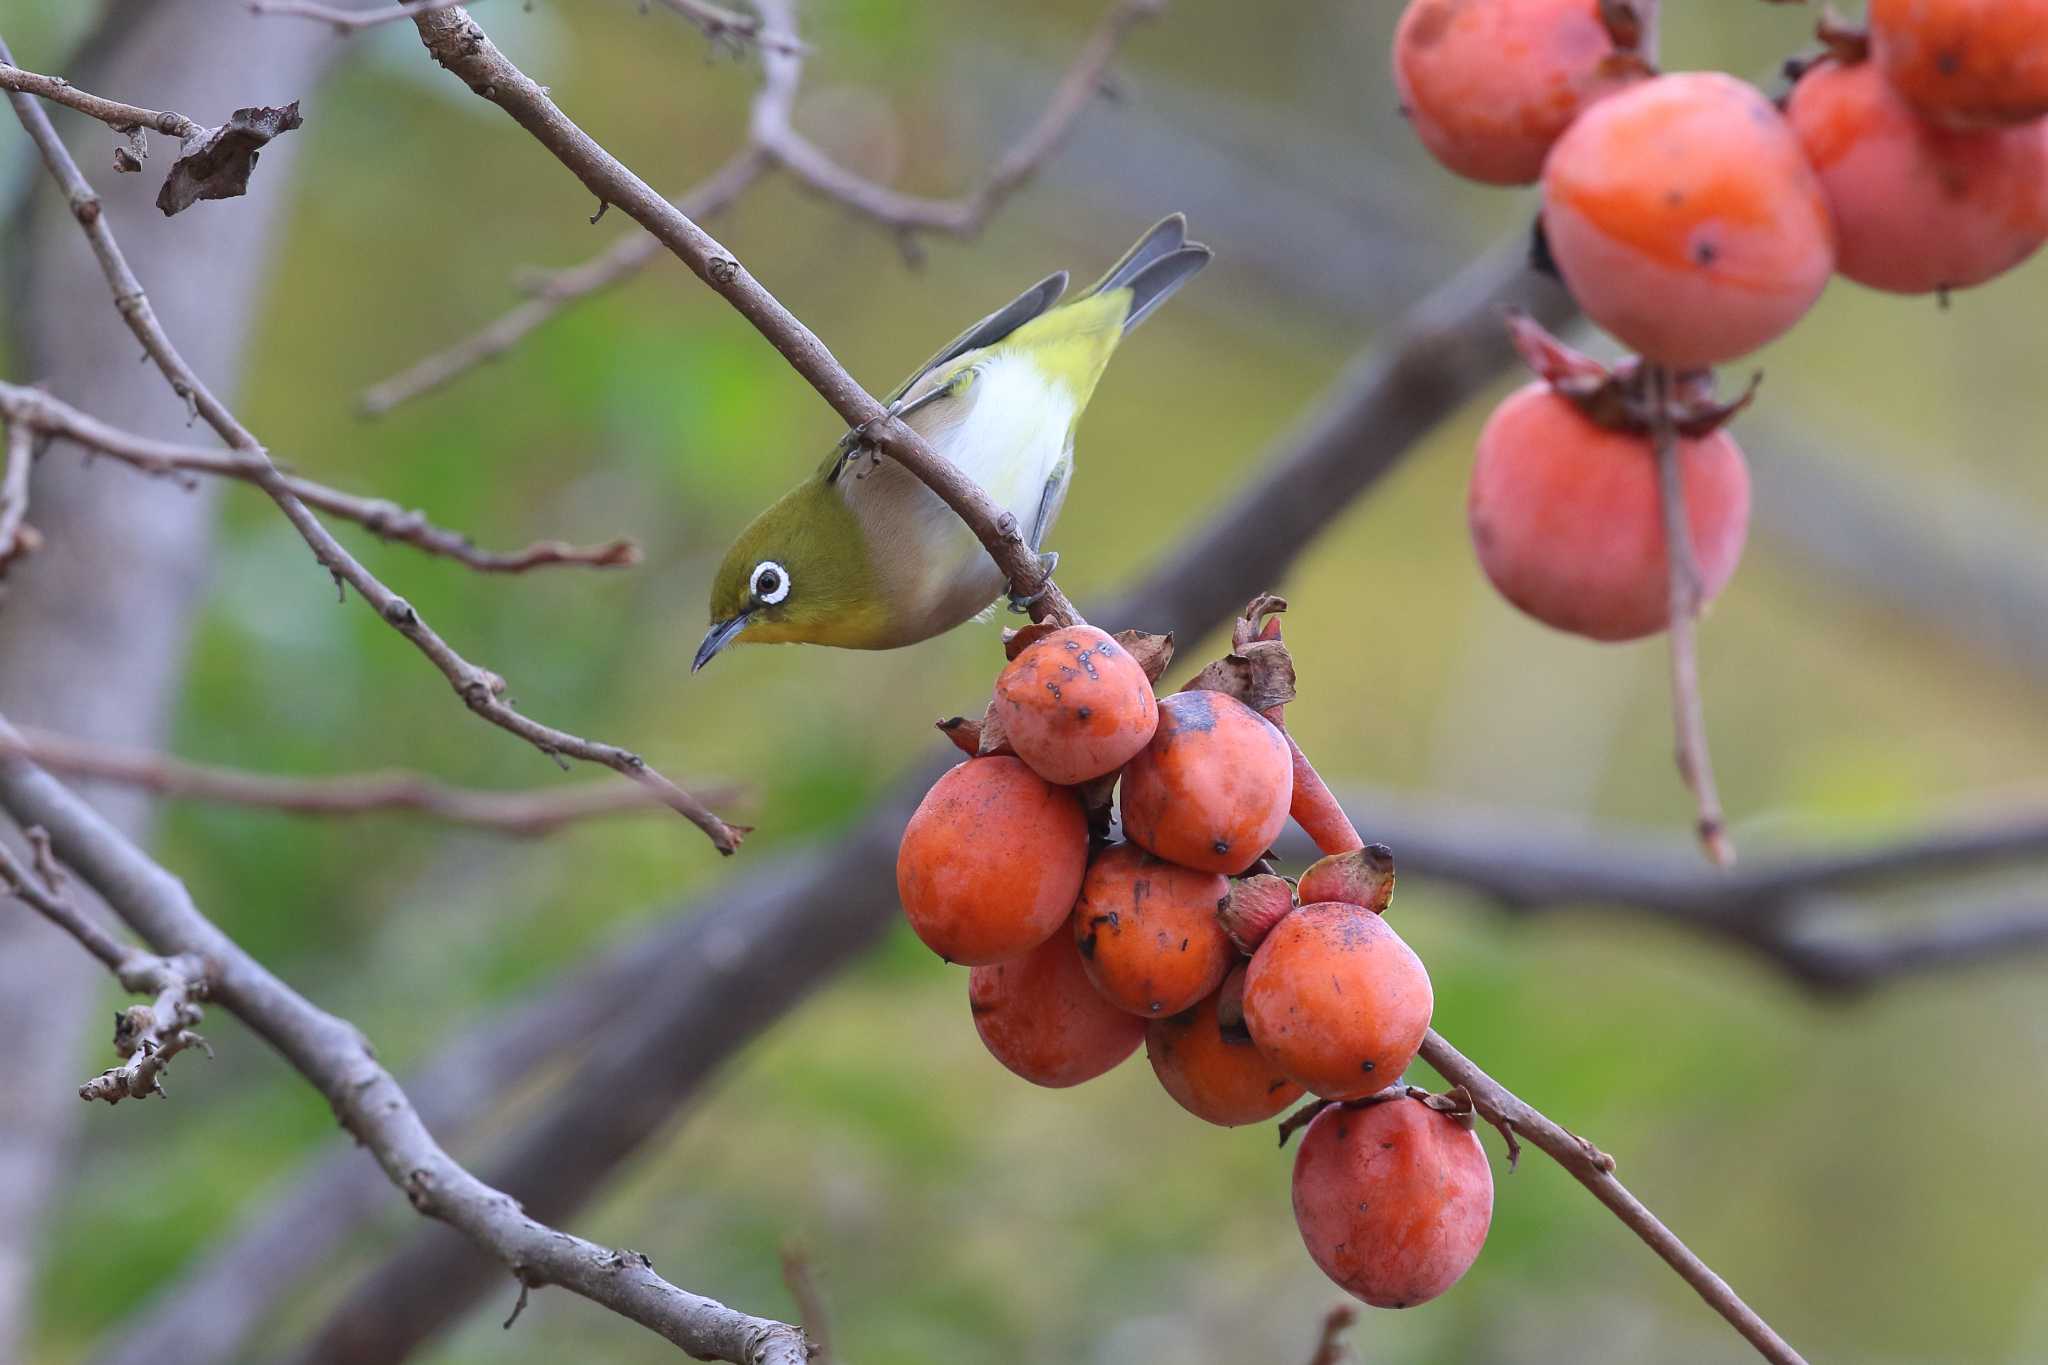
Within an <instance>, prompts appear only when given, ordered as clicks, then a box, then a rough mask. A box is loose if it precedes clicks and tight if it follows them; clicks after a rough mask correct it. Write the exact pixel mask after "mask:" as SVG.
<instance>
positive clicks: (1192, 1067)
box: [1145, 965, 1302, 1128]
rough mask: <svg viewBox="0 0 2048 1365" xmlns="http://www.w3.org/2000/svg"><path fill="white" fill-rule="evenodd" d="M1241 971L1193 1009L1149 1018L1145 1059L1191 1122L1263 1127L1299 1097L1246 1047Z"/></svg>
mask: <svg viewBox="0 0 2048 1365" xmlns="http://www.w3.org/2000/svg"><path fill="white" fill-rule="evenodd" d="M1244 972H1245V969H1244V967H1243V966H1242V965H1240V966H1237V967H1235V968H1233V969H1232V970H1231V972H1230V975H1228V976H1226V977H1224V978H1223V984H1222V985H1221V986H1219V987H1217V988H1216V990H1215V991H1214V992H1212V993H1211V994H1210V995H1209V996H1208V997H1207V998H1206V999H1204V1000H1203V1001H1202V1002H1201V1003H1200V1004H1198V1005H1196V1006H1195V1007H1194V1008H1193V1009H1190V1010H1187V1011H1184V1012H1183V1013H1180V1014H1176V1015H1173V1016H1171V1017H1169V1018H1165V1019H1155V1020H1153V1021H1152V1023H1151V1026H1150V1027H1148V1028H1147V1029H1146V1030H1145V1056H1146V1058H1147V1059H1148V1060H1149V1061H1150V1062H1151V1063H1152V1073H1153V1074H1154V1075H1155V1076H1157V1077H1159V1084H1160V1085H1162V1086H1164V1087H1165V1089H1166V1093H1167V1094H1169V1095H1171V1096H1173V1099H1174V1102H1175V1103H1177V1104H1178V1105H1180V1107H1181V1108H1183V1109H1185V1110H1187V1111H1188V1112H1189V1113H1190V1114H1193V1115H1194V1116H1195V1117H1196V1118H1198V1119H1203V1120H1205V1121H1207V1122H1209V1123H1214V1124H1218V1125H1220V1126H1222V1127H1225V1128H1236V1127H1239V1126H1241V1125H1243V1124H1247V1123H1263V1122H1264V1121H1265V1120H1267V1119H1269V1118H1272V1117H1273V1116H1274V1115H1275V1114H1278V1113H1279V1112H1280V1111H1281V1110H1283V1109H1285V1108H1287V1106H1289V1105H1291V1104H1293V1103H1294V1102H1295V1101H1296V1100H1298V1099H1300V1098H1301V1093H1302V1092H1301V1087H1300V1086H1299V1085H1297V1084H1295V1083H1294V1082H1293V1081H1290V1080H1288V1079H1287V1078H1286V1077H1285V1076H1283V1075H1281V1074H1280V1068H1278V1067H1276V1066H1274V1065H1273V1064H1272V1063H1271V1062H1270V1061H1267V1060H1266V1057H1265V1055H1264V1054H1263V1053H1261V1052H1260V1051H1259V1050H1258V1048H1257V1047H1255V1046H1253V1044H1252V1035H1251V1033H1250V1031H1249V1030H1247V1029H1246V1028H1245V1026H1244Z"/></svg>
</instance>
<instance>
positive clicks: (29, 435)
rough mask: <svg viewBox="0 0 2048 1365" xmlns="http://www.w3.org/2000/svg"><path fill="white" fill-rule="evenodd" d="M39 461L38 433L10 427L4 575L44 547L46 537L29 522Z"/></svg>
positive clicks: (0, 512) (1, 543)
mask: <svg viewBox="0 0 2048 1365" xmlns="http://www.w3.org/2000/svg"><path fill="white" fill-rule="evenodd" d="M34 457H35V432H34V430H33V429H32V428H31V427H30V426H29V425H28V423H26V422H21V421H14V420H9V421H8V423H7V455H6V459H7V467H6V469H5V470H0V574H4V573H6V572H7V567H8V565H10V564H12V563H13V562H14V561H15V560H17V559H19V558H21V557H22V556H23V555H26V554H32V553H33V552H34V551H35V550H36V549H38V548H39V547H40V546H41V545H42V537H41V536H39V535H38V534H36V529H35V528H34V527H33V526H30V525H29V524H28V522H27V520H26V518H27V516H28V469H29V465H30V464H31V463H32V462H33V460H34Z"/></svg>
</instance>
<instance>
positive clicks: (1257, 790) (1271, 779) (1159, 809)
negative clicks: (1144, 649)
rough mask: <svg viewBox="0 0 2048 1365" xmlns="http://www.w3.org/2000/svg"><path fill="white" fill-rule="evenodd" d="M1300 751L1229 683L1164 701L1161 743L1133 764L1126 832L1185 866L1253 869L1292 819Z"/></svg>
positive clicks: (1127, 784) (1127, 770)
mask: <svg viewBox="0 0 2048 1365" xmlns="http://www.w3.org/2000/svg"><path fill="white" fill-rule="evenodd" d="M1293 792H1294V759H1293V756H1292V755H1291V754H1290V753H1289V751H1288V748H1287V737H1286V736H1285V735H1283V734H1281V733H1280V731H1279V730H1278V729H1276V728H1275V727H1274V726H1273V723H1272V722H1271V721H1269V720H1267V719H1266V718H1265V717H1264V716H1261V715H1260V714H1259V713H1258V712H1256V711H1254V710H1252V709H1251V708H1250V707H1249V706H1246V705H1245V704H1244V703H1243V702H1241V701H1239V700H1238V699H1237V698H1235V697H1232V696H1227V695H1225V694H1224V693H1221V692H1204V691H1189V692H1176V693H1174V694H1173V695H1172V696H1170V697H1166V698H1164V699H1163V700H1161V701H1160V703H1159V728H1158V730H1157V731H1156V732H1155V733H1154V734H1153V736H1152V742H1151V743H1149V744H1147V745H1146V746H1145V747H1144V749H1142V750H1140V751H1139V753H1138V754H1137V756H1136V757H1134V758H1133V759H1132V760H1131V761H1130V762H1129V763H1128V764H1126V765H1125V767H1124V774H1123V785H1122V790H1121V793H1120V795H1119V801H1120V809H1121V810H1122V813H1123V822H1124V833H1125V834H1126V835H1127V836H1128V837H1129V838H1130V839H1131V840H1132V841H1133V842H1134V843H1137V844H1138V845H1140V846H1141V847H1143V848H1145V849H1147V850H1149V851H1151V852H1152V853H1154V854H1157V855H1158V856H1159V857H1161V858H1165V859H1167V860H1169V861H1171V862H1176V863H1179V864H1181V865H1182V866H1183V867H1192V868H1197V869H1200V870H1201V871H1204V872H1221V873H1224V874H1226V875H1229V874H1234V873H1238V872H1242V871H1244V870H1245V869H1246V868H1248V867H1250V866H1251V865H1252V864H1253V863H1254V862H1257V861H1258V859H1259V857H1260V856H1261V855H1262V854H1264V853H1265V852H1266V850H1267V849H1269V848H1270V847H1272V844H1273V840H1274V839H1275V838H1277V837H1278V836H1279V833H1280V830H1281V828H1282V827H1283V826H1285V825H1286V823H1287V809H1288V802H1289V800H1290V798H1291V797H1292V796H1293Z"/></svg>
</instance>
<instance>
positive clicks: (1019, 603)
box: [1010, 550, 1060, 616]
mask: <svg viewBox="0 0 2048 1365" xmlns="http://www.w3.org/2000/svg"><path fill="white" fill-rule="evenodd" d="M1059 564H1060V555H1059V551H1057V550H1047V551H1046V552H1045V553H1044V554H1042V555H1040V556H1039V557H1038V567H1039V568H1040V569H1041V570H1043V575H1042V576H1041V577H1040V578H1039V580H1038V591H1037V592H1034V593H1032V594H1030V595H1029V596H1028V597H1027V596H1026V595H1024V594H1023V593H1020V592H1018V591H1017V589H1016V587H1015V586H1014V585H1012V587H1011V589H1010V610H1011V611H1014V612H1016V613H1017V614H1018V615H1019V616H1026V615H1029V614H1030V612H1031V608H1032V606H1033V605H1034V604H1035V603H1036V602H1037V601H1038V600H1039V599H1040V598H1042V597H1044V596H1045V594H1046V592H1047V591H1048V590H1049V589H1050V588H1051V587H1052V571H1053V570H1054V569H1056V568H1058V567H1059Z"/></svg>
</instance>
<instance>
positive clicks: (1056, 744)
mask: <svg viewBox="0 0 2048 1365" xmlns="http://www.w3.org/2000/svg"><path fill="white" fill-rule="evenodd" d="M995 696H996V710H997V713H998V715H999V716H1000V717H1001V720H1002V725H1003V733H1004V734H1005V735H1006V736H1007V737H1008V738H1009V741H1010V747H1011V748H1013V749H1015V750H1016V751H1017V756H1018V757H1019V758H1021V759H1023V760H1024V761H1025V762H1026V763H1028V764H1030V765H1031V770H1032V771H1033V772H1035V773H1037V774H1038V775H1039V776H1040V777H1043V778H1044V779H1045V780H1046V781H1048V782H1056V783H1058V784H1060V785H1061V786H1074V785H1076V784H1078V783H1082V782H1087V781H1091V780H1093V779H1095V778H1098V777H1101V776H1103V775H1104V774H1106V773H1113V772H1115V771H1116V770H1117V769H1118V768H1121V767H1122V766H1123V765H1124V764H1125V763H1126V762H1127V761H1129V759H1130V758H1131V756H1132V755H1134V754H1136V753H1137V752H1138V751H1139V750H1140V749H1142V748H1144V747H1145V745H1146V744H1147V743H1149V742H1150V741H1151V739H1152V732H1153V730H1154V729H1155V728H1156V727H1157V726H1158V723H1159V708H1158V705H1157V703H1156V702H1155V700H1154V699H1153V696H1152V682H1151V680H1150V679H1149V678H1147V677H1146V676H1145V670H1144V667H1143V666H1142V665H1140V664H1139V662H1138V661H1137V660H1136V659H1134V658H1132V657H1131V654H1130V652H1129V651H1128V650H1126V649H1125V648H1124V647H1123V646H1122V645H1119V644H1118V643H1117V642H1116V641H1115V640H1113V639H1111V638H1110V636H1109V635H1108V634H1107V633H1106V632H1103V631H1100V630H1097V629H1096V628H1095V627H1093V626H1068V627H1066V628H1065V629H1063V630H1056V631H1053V632H1052V633H1051V634H1049V635H1045V636H1043V637H1041V638H1039V639H1037V640H1034V641H1033V642H1032V643H1031V644H1029V645H1027V646H1025V648H1024V649H1023V650H1022V651H1021V652H1019V654H1018V655H1017V657H1016V658H1015V659H1013V660H1011V661H1010V664H1009V666H1008V667H1007V668H1005V669H1004V670H1003V671H1002V673H1001V674H1000V675H999V676H998V677H997V678H996V693H995Z"/></svg>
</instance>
